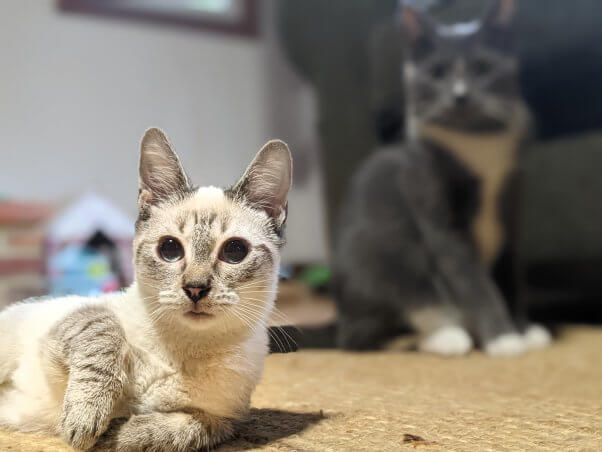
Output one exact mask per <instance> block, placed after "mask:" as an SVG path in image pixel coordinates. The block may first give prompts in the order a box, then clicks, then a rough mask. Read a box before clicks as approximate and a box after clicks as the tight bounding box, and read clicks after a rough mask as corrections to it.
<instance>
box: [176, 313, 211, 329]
mask: <svg viewBox="0 0 602 452" xmlns="http://www.w3.org/2000/svg"><path fill="white" fill-rule="evenodd" d="M218 317H219V315H217V314H214V313H210V312H203V311H200V312H195V311H194V310H190V311H187V312H184V313H183V314H181V316H180V319H181V322H182V323H184V324H185V325H186V326H188V327H189V328H193V329H199V330H200V329H206V328H209V327H210V326H212V325H214V324H215V323H216V321H217V319H218Z"/></svg>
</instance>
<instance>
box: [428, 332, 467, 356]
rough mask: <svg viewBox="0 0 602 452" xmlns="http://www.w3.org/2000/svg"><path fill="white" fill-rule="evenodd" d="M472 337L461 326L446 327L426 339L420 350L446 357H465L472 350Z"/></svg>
mask: <svg viewBox="0 0 602 452" xmlns="http://www.w3.org/2000/svg"><path fill="white" fill-rule="evenodd" d="M472 347H473V344H472V339H471V337H470V335H469V334H468V333H467V332H466V330H464V329H463V328H460V327H459V326H453V325H450V326H445V327H443V328H440V329H438V330H437V331H435V332H434V333H432V334H430V335H429V336H427V337H426V338H424V339H423V340H422V341H421V342H420V344H418V349H419V350H420V351H423V352H429V353H437V354H438V355H444V356H458V355H465V354H466V353H468V352H469V351H470V350H472Z"/></svg>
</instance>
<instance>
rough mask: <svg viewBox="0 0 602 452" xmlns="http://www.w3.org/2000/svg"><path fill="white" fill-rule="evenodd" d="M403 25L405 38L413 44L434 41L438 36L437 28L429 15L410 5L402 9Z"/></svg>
mask: <svg viewBox="0 0 602 452" xmlns="http://www.w3.org/2000/svg"><path fill="white" fill-rule="evenodd" d="M401 24H402V27H403V32H404V36H405V37H406V38H408V39H409V40H410V41H412V42H416V41H419V40H422V39H432V38H433V37H434V36H435V34H436V27H435V25H434V24H433V23H432V21H431V19H430V17H429V16H428V14H427V13H425V12H424V11H421V10H420V9H418V8H416V7H415V6H412V5H410V4H404V5H403V6H402V8H401Z"/></svg>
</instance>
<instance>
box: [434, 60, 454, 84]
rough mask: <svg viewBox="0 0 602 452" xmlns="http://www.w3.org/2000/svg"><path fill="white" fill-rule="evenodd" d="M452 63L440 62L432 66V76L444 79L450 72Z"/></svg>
mask: <svg viewBox="0 0 602 452" xmlns="http://www.w3.org/2000/svg"><path fill="white" fill-rule="evenodd" d="M449 69H450V65H449V64H448V63H445V62H439V63H436V64H434V65H433V66H432V67H431V70H430V72H431V77H433V78H434V79H438V80H440V79H442V78H444V77H445V76H446V75H447V74H448V73H449Z"/></svg>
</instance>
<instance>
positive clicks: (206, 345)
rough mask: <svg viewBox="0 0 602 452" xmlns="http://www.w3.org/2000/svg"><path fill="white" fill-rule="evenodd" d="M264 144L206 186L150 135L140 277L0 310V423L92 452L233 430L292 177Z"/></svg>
mask: <svg viewBox="0 0 602 452" xmlns="http://www.w3.org/2000/svg"><path fill="white" fill-rule="evenodd" d="M291 169H292V168H291V156H290V153H289V150H288V148H287V146H286V144H284V143H283V142H281V141H270V142H268V143H267V144H266V145H265V146H264V147H263V148H262V149H261V150H260V151H259V153H258V154H257V156H256V157H255V159H254V160H253V162H252V163H251V165H250V166H249V167H248V169H247V170H246V172H245V173H244V175H243V176H242V178H241V179H240V180H239V181H238V182H237V183H236V184H235V185H234V186H233V187H231V188H229V189H227V190H222V189H220V188H216V187H201V188H196V187H194V186H193V185H192V184H191V183H190V180H189V179H188V176H187V175H186V173H185V172H184V170H183V168H182V166H181V164H180V161H179V159H178V157H177V155H176V154H175V153H174V151H173V150H172V147H171V145H170V144H169V141H168V139H167V138H166V136H165V135H164V134H163V133H162V132H161V131H160V130H158V129H149V130H148V131H147V132H146V134H145V135H144V138H143V139H142V144H141V155H140V191H139V196H138V208H139V217H138V220H137V222H136V233H135V239H134V245H133V246H134V256H135V258H134V260H135V272H136V282H135V283H134V284H133V285H132V286H131V287H130V288H128V289H127V290H126V291H124V292H123V293H117V294H112V295H103V296H99V297H97V298H84V297H76V296H72V297H64V298H55V299H47V300H39V301H30V302H23V303H19V304H16V305H13V306H10V307H8V308H7V309H6V310H4V311H3V312H1V313H0V427H2V428H9V429H17V430H21V431H42V432H47V433H53V434H58V435H60V436H62V437H63V438H64V440H65V441H67V442H68V443H69V444H70V445H72V446H74V447H76V448H79V449H87V448H90V447H92V446H94V449H95V450H119V451H134V450H136V451H137V450H148V451H188V450H197V449H199V448H206V447H211V446H213V445H215V444H217V443H218V442H220V441H223V440H225V439H227V438H228V437H230V436H231V435H232V432H233V421H234V420H236V419H240V418H241V417H242V416H244V415H245V413H246V412H247V410H248V409H249V400H250V396H251V393H252V391H253V389H254V387H255V385H256V384H257V382H258V380H259V378H260V375H261V372H262V368H263V359H264V357H265V355H266V354H267V352H268V348H267V344H268V339H267V329H266V322H267V319H268V316H269V315H270V312H271V310H272V307H273V304H274V298H275V293H276V284H277V272H278V267H279V260H280V257H279V256H280V249H281V248H282V246H283V244H284V239H283V236H282V232H283V226H284V222H285V219H286V210H287V195H288V191H289V189H290V186H291Z"/></svg>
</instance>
